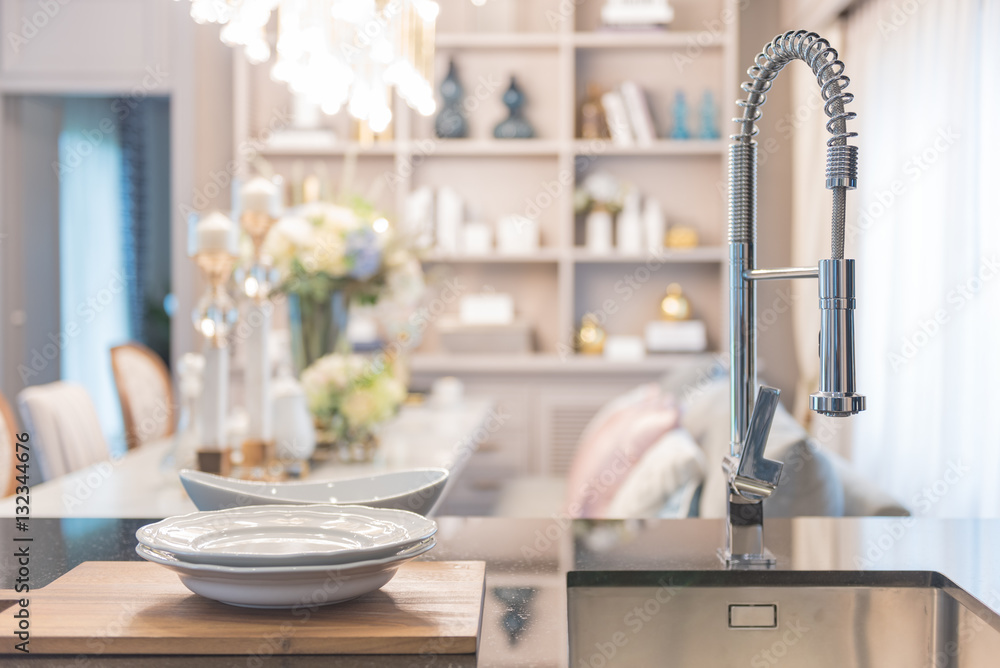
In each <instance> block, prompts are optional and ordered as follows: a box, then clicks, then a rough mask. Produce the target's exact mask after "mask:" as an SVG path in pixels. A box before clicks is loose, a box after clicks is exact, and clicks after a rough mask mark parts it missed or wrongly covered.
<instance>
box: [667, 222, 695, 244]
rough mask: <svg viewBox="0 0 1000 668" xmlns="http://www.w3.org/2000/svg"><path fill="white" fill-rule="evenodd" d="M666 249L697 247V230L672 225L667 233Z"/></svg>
mask: <svg viewBox="0 0 1000 668" xmlns="http://www.w3.org/2000/svg"><path fill="white" fill-rule="evenodd" d="M665 241H666V245H667V248H694V247H695V246H697V245H698V230H696V229H694V228H693V227H685V226H684V225H674V226H672V227H671V228H670V230H669V231H668V232H667V237H666V239H665Z"/></svg>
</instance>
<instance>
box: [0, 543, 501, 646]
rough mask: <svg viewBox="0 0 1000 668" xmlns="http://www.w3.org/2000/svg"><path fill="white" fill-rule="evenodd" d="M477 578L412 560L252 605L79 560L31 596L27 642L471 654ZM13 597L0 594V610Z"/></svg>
mask: <svg viewBox="0 0 1000 668" xmlns="http://www.w3.org/2000/svg"><path fill="white" fill-rule="evenodd" d="M485 575H486V564H485V562H482V561H437V562H434V561H412V562H409V563H406V564H403V566H401V567H400V569H399V571H398V572H397V573H396V577H394V578H393V579H392V581H390V582H389V584H387V585H385V586H384V587H383V588H382V589H380V590H379V591H376V592H372V593H370V594H365V595H364V596H362V597H360V598H357V599H355V600H353V601H348V602H346V603H340V604H337V605H329V606H322V607H317V608H309V609H300V610H254V609H249V608H238V607H234V606H230V605H225V604H224V603H218V602H217V601H212V600H210V599H207V598H202V597H201V596H197V595H195V594H192V593H191V592H190V591H188V590H187V589H186V588H185V587H184V585H182V584H181V581H180V580H179V579H178V577H177V574H175V573H173V572H171V571H169V570H167V569H166V568H163V567H162V566H158V565H156V564H152V563H147V562H133V561H126V562H120V561H88V562H85V563H82V564H80V565H79V566H77V567H76V568H74V569H73V570H71V571H70V572H69V573H66V574H65V575H63V576H62V577H61V578H59V579H58V580H55V581H54V582H52V583H51V584H49V585H48V586H46V587H43V588H42V589H39V590H36V591H33V592H31V602H30V605H29V609H30V619H31V627H30V634H31V636H30V645H29V647H30V649H31V653H32V654H238V655H262V656H268V655H270V654H471V653H474V652H475V651H476V646H477V638H478V634H479V628H480V620H481V618H482V610H483V592H484V586H485ZM20 596H21V595H19V594H14V593H13V592H11V591H9V590H7V591H0V609H3V608H4V607H7V606H8V605H9V604H10V602H11V601H13V600H16V599H17V598H20ZM12 610H16V608H13V609H12V608H7V609H6V610H4V611H3V612H2V613H0V618H2V621H0V629H2V631H0V633H2V634H3V636H4V637H5V638H8V639H10V638H14V637H16V636H14V635H13V630H14V627H13V622H14V621H16V620H13V618H12V615H11V612H12ZM12 645H13V643H12V642H5V643H3V646H2V647H0V652H4V653H10V652H13V648H12ZM0 663H2V662H0Z"/></svg>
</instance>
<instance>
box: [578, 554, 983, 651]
mask: <svg viewBox="0 0 1000 668" xmlns="http://www.w3.org/2000/svg"><path fill="white" fill-rule="evenodd" d="M567 592H568V597H569V601H568V603H569V646H570V666H571V667H572V668H610V667H612V666H630V667H631V666H677V667H686V666H696V667H697V668H716V667H720V668H721V667H729V666H748V667H750V668H767V667H770V666H778V665H784V666H789V667H793V666H794V667H798V666H808V667H809V668H825V667H827V666H829V667H830V668H833V667H836V668H875V667H878V668H884V667H888V668H896V667H900V668H946V667H947V668H959V667H961V668H979V667H983V668H987V667H989V668H993V667H995V666H1000V617H998V616H997V615H996V614H995V613H994V612H992V611H991V610H990V609H989V608H988V607H986V606H985V605H983V604H982V603H981V602H980V601H978V600H976V599H975V598H974V597H972V596H971V595H969V594H968V593H967V592H965V591H964V590H963V589H961V588H960V587H958V586H957V585H955V583H953V582H952V581H951V580H949V579H948V578H946V577H944V576H943V575H941V574H940V573H935V572H929V571H882V572H879V571H869V572H857V571H855V572H847V571H571V572H569V573H568V574H567Z"/></svg>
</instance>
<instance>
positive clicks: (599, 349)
mask: <svg viewBox="0 0 1000 668" xmlns="http://www.w3.org/2000/svg"><path fill="white" fill-rule="evenodd" d="M607 338H608V334H607V332H605V331H604V328H603V327H601V323H600V322H598V320H597V316H596V315H594V314H593V313H588V314H586V315H585V316H583V318H582V320H581V323H580V329H579V331H577V334H576V340H577V347H578V349H579V351H580V353H581V354H583V355H600V354H602V353H603V352H604V342H605V340H606V339H607Z"/></svg>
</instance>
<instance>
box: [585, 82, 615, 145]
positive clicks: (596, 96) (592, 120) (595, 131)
mask: <svg viewBox="0 0 1000 668" xmlns="http://www.w3.org/2000/svg"><path fill="white" fill-rule="evenodd" d="M610 136H611V135H610V133H609V132H608V122H607V118H606V117H605V115H604V106H603V105H602V104H601V88H600V87H599V86H598V85H597V84H595V83H589V84H587V99H585V100H584V101H583V104H581V105H580V137H581V138H583V139H607V138H608V137H610Z"/></svg>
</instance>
